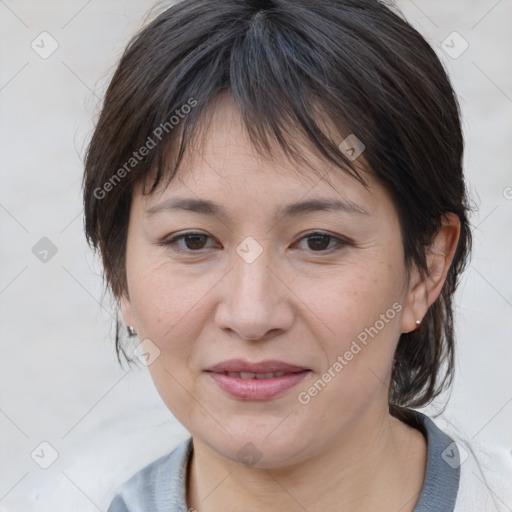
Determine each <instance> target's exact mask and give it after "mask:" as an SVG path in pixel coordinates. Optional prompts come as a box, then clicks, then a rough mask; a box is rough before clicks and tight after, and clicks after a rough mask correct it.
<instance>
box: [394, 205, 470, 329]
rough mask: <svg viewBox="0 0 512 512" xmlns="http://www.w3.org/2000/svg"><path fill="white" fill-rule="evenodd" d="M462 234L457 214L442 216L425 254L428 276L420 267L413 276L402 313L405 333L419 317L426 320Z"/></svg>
mask: <svg viewBox="0 0 512 512" xmlns="http://www.w3.org/2000/svg"><path fill="white" fill-rule="evenodd" d="M459 235H460V219H459V217H458V216H457V215H455V214H454V213H447V214H445V215H443V217H442V219H441V227H440V228H439V231H438V233H437V234H436V236H435V238H434V240H433V241H432V244H431V245H430V247H429V248H428V251H427V253H426V258H427V266H428V275H426V276H421V275H420V273H419V271H418V270H417V269H415V270H414V272H413V273H412V275H411V284H410V286H409V291H408V295H407V299H406V301H405V308H404V314H403V315H402V332H411V331H414V330H415V329H417V328H418V325H417V324H416V320H420V321H421V320H423V317H424V316H425V315H426V313H427V310H428V308H429V307H430V306H431V305H432V304H433V303H434V302H435V300H436V299H437V297H439V294H440V293H441V290H442V289H443V285H444V282H445V280H446V276H447V274H448V271H449V269H450V265H451V263H452V261H453V257H454V255H455V251H456V249H457V243H458V241H459Z"/></svg>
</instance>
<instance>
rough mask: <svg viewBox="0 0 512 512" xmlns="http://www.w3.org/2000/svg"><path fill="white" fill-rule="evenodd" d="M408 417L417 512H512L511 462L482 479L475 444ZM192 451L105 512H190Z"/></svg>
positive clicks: (125, 491)
mask: <svg viewBox="0 0 512 512" xmlns="http://www.w3.org/2000/svg"><path fill="white" fill-rule="evenodd" d="M406 415H407V423H409V424H410V425H411V426H413V427H415V428H417V429H418V430H420V431H421V432H422V433H423V435H424V436H425V438H426V440H427V467H426V472H425V480H424V483H423V487H422V490H421V493H420V497H419V499H418V502H417V504H416V507H415V508H414V512H488V511H489V512H490V511H500V510H503V511H505V510H510V509H509V508H505V507H504V508H499V507H501V506H503V505H504V504H505V503H506V502H505V501H504V500H508V499H511V498H510V496H508V497H507V496H505V494H506V493H507V492H508V486H507V482H510V489H511V490H512V469H511V468H512V463H510V467H509V466H507V464H508V462H507V464H505V465H502V467H501V471H502V472H504V473H502V474H499V475H494V474H493V473H492V462H493V460H494V459H493V458H492V457H491V459H487V460H486V463H487V469H489V463H491V472H490V473H489V474H486V475H484V473H483V472H482V469H483V468H482V467H480V465H479V464H478V462H477V461H476V459H475V457H474V455H475V454H474V453H472V449H471V446H469V445H468V444H464V443H463V441H462V440H457V441H456V440H455V439H454V438H456V436H453V438H452V437H450V436H449V435H447V434H446V433H445V432H443V431H442V430H441V429H440V428H438V427H437V426H436V424H435V423H434V422H433V421H432V420H431V419H430V418H429V417H428V416H426V415H425V414H422V413H420V412H418V411H414V410H412V409H408V410H407V411H406ZM192 451H193V444H192V438H188V439H187V440H185V441H183V442H182V443H181V444H179V445H178V446H177V447H176V448H175V449H174V450H173V451H172V452H171V453H170V454H167V455H164V456H162V457H160V458H159V459H157V460H156V461H154V462H153V463H151V464H149V465H148V466H146V467H145V468H143V469H141V470H140V471H139V472H137V473H136V474H135V475H134V476H133V477H132V478H130V479H129V480H128V481H127V482H126V483H125V484H124V485H123V486H122V487H121V488H120V490H119V492H118V494H116V496H115V497H114V499H113V501H112V503H111V504H110V507H109V508H108V511H107V512H149V511H151V512H164V511H165V512H188V511H189V508H188V507H187V504H186V489H187V485H186V484H187V482H186V478H187V471H188V464H189V461H190V457H191V455H192ZM511 460H512V458H511ZM461 465H462V468H463V471H462V474H463V475H464V480H463V481H461ZM478 473H481V475H482V478H481V479H480V477H479V481H480V482H482V483H481V484H480V485H478V484H474V483H470V480H471V478H472V477H471V475H475V476H477V477H478ZM505 473H506V474H505ZM493 478H494V480H493ZM508 478H509V479H510V480H507V479H508ZM493 484H494V486H495V488H493ZM461 491H463V492H461ZM507 506H510V504H508V503H507ZM190 510H193V509H190Z"/></svg>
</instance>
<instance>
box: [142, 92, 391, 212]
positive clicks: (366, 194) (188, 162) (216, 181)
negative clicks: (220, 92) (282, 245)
mask: <svg viewBox="0 0 512 512" xmlns="http://www.w3.org/2000/svg"><path fill="white" fill-rule="evenodd" d="M323 129H324V130H325V132H326V133H329V135H330V136H332V137H336V136H337V137H338V138H339V137H340V135H336V132H335V130H334V128H333V126H332V124H330V125H329V124H328V122H325V123H324V125H323ZM289 136H290V137H295V145H296V146H298V147H299V148H300V149H301V152H300V157H301V158H300V161H297V160H296V159H295V158H292V157H290V156H288V155H286V154H285V153H284V152H283V151H282V149H281V148H280V147H279V146H278V145H277V143H276V144H275V145H274V146H273V148H272V151H271V154H266V153H264V152H259V151H258V150H257V148H256V147H255V146H254V144H253V143H252V141H251V138H250V136H249V134H248V133H247V130H246V128H245V126H244V125H243V121H242V118H241V116H240V114H239V111H238V110H237V108H236V106H235V104H234V100H233V99H232V98H231V97H230V96H229V95H224V96H221V97H220V98H219V99H218V101H217V102H216V104H215V107H214V108H213V109H212V110H211V115H210V117H209V118H208V119H207V122H203V123H202V124H201V126H200V128H199V130H198V132H197V136H195V137H193V138H192V140H191V143H190V144H189V146H188V147H187V150H186V152H185V155H184V158H183V160H182V162H181V164H180V167H179V169H178V170H177V172H176V174H175V175H174V176H173V178H172V181H170V182H168V179H166V177H165V176H164V179H162V180H161V182H160V183H159V186H158V187H157V188H156V189H155V190H154V191H153V192H152V193H151V194H148V195H144V194H140V193H137V192H139V191H140V188H139V190H138V191H137V192H136V195H137V196H140V195H142V196H143V197H142V198H141V199H142V203H143V208H144V210H145V211H146V212H147V211H149V210H151V209H153V208H155V206H156V205H158V204H159V203H161V202H162V201H164V200H166V199H169V198H171V197H172V198H174V199H176V198H187V199H194V198H195V199H211V200H214V201H213V202H217V203H223V204H225V205H233V206H236V204H237V203H238V202H241V204H243V205H244V206H245V207H250V206H251V203H253V206H254V208H260V207H263V208H267V207H270V208H272V210H274V211H276V210H277V208H276V207H275V205H276V204H277V203H285V202H286V203H287V204H290V203H292V202H293V201H299V200H300V199H302V200H307V199H312V200H314V199H319V198H323V199H326V200H331V201H339V202H344V203H345V204H346V205H349V206H350V205H352V206H354V205H355V206H356V208H354V209H357V205H359V206H360V209H364V210H366V212H367V213H371V212H372V211H373V210H375V209H376V207H377V206H378V203H381V202H383V201H389V198H388V197H387V194H386V192H385V191H384V190H383V189H382V187H380V186H379V185H378V184H377V183H376V182H375V180H374V178H373V177H372V176H371V174H370V173H369V172H367V167H366V162H365V160H364V156H361V157H360V158H358V161H356V162H353V164H355V166H356V167H357V169H358V172H359V173H360V174H362V175H363V177H364V180H365V181H366V184H367V186H366V187H365V185H363V184H362V183H361V182H360V181H359V180H357V179H356V178H355V177H354V176H353V175H352V174H351V171H350V170H349V169H348V168H347V169H342V168H340V167H339V166H336V165H334V164H333V163H332V162H330V161H328V160H327V159H326V158H323V157H320V156H319V155H318V152H317V151H315V150H314V149H312V147H311V143H310V142H308V140H307V138H306V137H304V136H300V135H299V134H297V133H289ZM300 137H301V138H300ZM297 141H298V142H299V144H297ZM149 188H150V187H149ZM147 190H148V187H147V188H146V193H147ZM226 209H228V208H227V206H226ZM345 210H346V211H348V209H345Z"/></svg>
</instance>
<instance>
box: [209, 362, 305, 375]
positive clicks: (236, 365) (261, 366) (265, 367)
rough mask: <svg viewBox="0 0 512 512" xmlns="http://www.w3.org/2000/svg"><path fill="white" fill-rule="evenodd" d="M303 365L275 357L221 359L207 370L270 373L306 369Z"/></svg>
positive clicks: (215, 371)
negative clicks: (263, 359) (254, 359)
mask: <svg viewBox="0 0 512 512" xmlns="http://www.w3.org/2000/svg"><path fill="white" fill-rule="evenodd" d="M307 369H308V368H304V367H303V366H296V365H294V364H289V363H284V362H283V361H277V360H275V359H267V360H265V361H261V362H259V363H251V362H250V361H245V360H243V359H229V360H228V361H222V362H221V363H218V364H216V365H214V366H212V367H210V368H208V370H207V371H210V372H214V373H223V372H248V373H271V372H285V373H292V372H302V371H304V370H307Z"/></svg>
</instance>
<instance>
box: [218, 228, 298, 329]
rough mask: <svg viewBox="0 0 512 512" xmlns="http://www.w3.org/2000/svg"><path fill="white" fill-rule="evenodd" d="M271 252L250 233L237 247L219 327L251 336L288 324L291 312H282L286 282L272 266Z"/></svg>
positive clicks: (224, 295)
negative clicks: (282, 281) (284, 313)
mask: <svg viewBox="0 0 512 512" xmlns="http://www.w3.org/2000/svg"><path fill="white" fill-rule="evenodd" d="M271 256H272V255H271V251H270V249H269V248H268V247H264V246H263V243H260V242H258V241H257V240H256V239H255V238H253V237H251V236H249V237H246V238H245V239H244V240H243V241H242V242H241V243H240V244H239V245H238V246H237V247H236V254H234V257H233V271H232V272H230V274H229V278H228V280H227V281H226V290H225V294H223V300H222V302H223V303H222V304H221V306H220V309H219V311H218V314H217V322H218V325H219V327H223V328H230V329H232V330H234V331H236V332H237V333H238V334H239V335H240V337H243V338H250V339H257V338H262V337H264V336H265V334H266V333H267V332H268V331H270V330H273V329H278V328H285V327H286V325H285V324H286V321H287V320H289V316H288V315H285V316H286V318H285V316H283V309H282V307H283V305H282V304H281V301H282V299H283V295H282V293H283V289H282V288H283V285H282V283H280V281H279V280H278V279H276V277H275V275H274V272H273V271H272V270H271V268H272V266H273V265H272V257H271Z"/></svg>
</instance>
